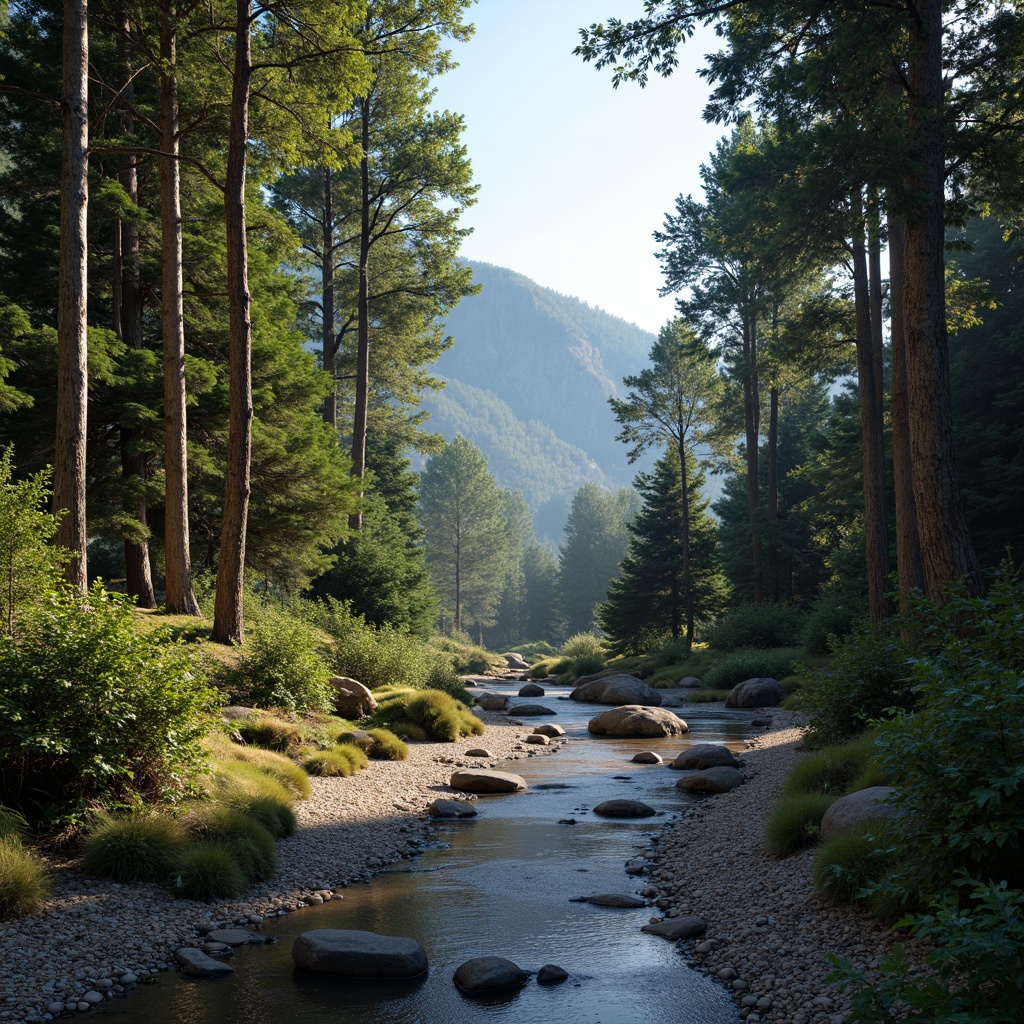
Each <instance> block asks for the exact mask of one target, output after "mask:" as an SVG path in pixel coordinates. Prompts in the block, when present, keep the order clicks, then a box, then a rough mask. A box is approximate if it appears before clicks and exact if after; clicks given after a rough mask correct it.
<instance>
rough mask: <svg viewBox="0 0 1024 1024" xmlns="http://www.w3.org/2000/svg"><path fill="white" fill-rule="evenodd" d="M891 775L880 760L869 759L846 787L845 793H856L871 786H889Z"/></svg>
mask: <svg viewBox="0 0 1024 1024" xmlns="http://www.w3.org/2000/svg"><path fill="white" fill-rule="evenodd" d="M891 785H892V777H891V776H890V775H889V773H888V772H887V771H886V770H885V767H884V766H883V765H882V763H881V762H880V761H874V760H872V761H869V762H868V763H867V764H866V765H865V766H864V770H863V771H862V772H861V773H860V774H859V775H858V776H857V777H856V778H855V779H854V780H853V782H851V783H850V784H849V785H848V786H847V787H846V792H847V793H856V792H858V791H859V790H861V789H870V788H871V787H872V786H891Z"/></svg>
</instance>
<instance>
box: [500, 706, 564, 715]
mask: <svg viewBox="0 0 1024 1024" xmlns="http://www.w3.org/2000/svg"><path fill="white" fill-rule="evenodd" d="M510 710H511V712H512V714H513V715H522V716H523V717H524V718H539V717H542V716H543V715H557V714H558V712H557V711H552V710H551V708H546V707H544V705H543V704H516V705H515V706H514V707H512V708H511V709H510Z"/></svg>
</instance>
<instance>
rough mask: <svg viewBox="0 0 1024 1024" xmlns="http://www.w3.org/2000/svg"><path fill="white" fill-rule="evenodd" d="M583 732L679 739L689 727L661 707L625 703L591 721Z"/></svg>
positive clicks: (597, 734)
mask: <svg viewBox="0 0 1024 1024" xmlns="http://www.w3.org/2000/svg"><path fill="white" fill-rule="evenodd" d="M587 731H588V732H591V733H593V734H594V735H595V736H641V737H643V736H682V735H683V733H685V732H688V731H689V727H688V726H687V724H686V723H685V722H684V721H683V720H682V719H681V718H680V717H679V716H678V715H674V714H673V713H672V712H671V711H668V710H666V709H665V708H650V707H644V706H642V705H640V704H626V705H624V706H623V707H619V708H612V709H611V710H610V711H604V712H602V713H601V714H600V715H598V716H597V717H596V718H592V719H591V720H590V721H589V722H588V723H587Z"/></svg>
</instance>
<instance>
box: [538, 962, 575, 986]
mask: <svg viewBox="0 0 1024 1024" xmlns="http://www.w3.org/2000/svg"><path fill="white" fill-rule="evenodd" d="M568 978H569V972H568V971H567V970H566V969H565V968H564V967H559V966H558V964H545V965H544V966H543V967H542V968H541V969H540V970H539V971H538V972H537V984H538V985H560V984H561V983H562V982H563V981H567V980H568Z"/></svg>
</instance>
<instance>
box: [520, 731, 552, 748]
mask: <svg viewBox="0 0 1024 1024" xmlns="http://www.w3.org/2000/svg"><path fill="white" fill-rule="evenodd" d="M524 742H526V743H530V744H532V745H533V746H537V747H547V746H550V745H551V740H550V739H549V738H548V737H547V736H545V735H544V734H543V733H539V732H533V733H530V735H529V736H527V737H526V739H525V741H524Z"/></svg>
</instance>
